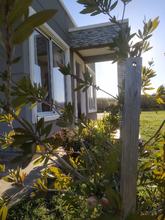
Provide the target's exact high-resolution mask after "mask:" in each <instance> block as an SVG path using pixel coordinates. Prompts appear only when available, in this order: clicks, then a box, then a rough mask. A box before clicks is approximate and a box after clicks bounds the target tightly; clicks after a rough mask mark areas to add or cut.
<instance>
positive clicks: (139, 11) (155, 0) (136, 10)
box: [63, 0, 165, 97]
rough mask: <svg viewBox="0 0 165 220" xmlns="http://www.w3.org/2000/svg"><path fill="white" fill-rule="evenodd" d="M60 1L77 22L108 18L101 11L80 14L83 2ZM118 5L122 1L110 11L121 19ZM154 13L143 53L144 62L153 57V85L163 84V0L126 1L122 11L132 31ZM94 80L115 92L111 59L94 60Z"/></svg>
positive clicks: (72, 0)
mask: <svg viewBox="0 0 165 220" xmlns="http://www.w3.org/2000/svg"><path fill="white" fill-rule="evenodd" d="M63 2H64V4H65V5H66V7H67V8H68V10H69V11H70V14H71V15H72V17H73V19H74V20H75V22H76V24H77V25H78V26H85V25H91V24H99V23H102V22H107V21H108V17H107V16H105V15H97V16H90V15H87V14H86V15H82V14H80V11H81V10H82V9H83V6H82V5H80V4H78V3H77V1H76V0H63ZM119 2H120V0H119ZM121 6H122V4H119V6H118V7H117V8H116V9H115V10H114V13H113V14H114V15H115V16H116V17H117V18H118V19H121V12H122V7H121ZM157 16H159V19H160V24H159V26H158V28H157V30H156V31H155V32H154V34H153V37H152V38H151V40H150V42H151V45H152V46H153V49H152V50H151V51H149V52H147V53H145V54H144V55H143V65H146V64H147V63H148V61H150V60H152V59H153V60H154V67H153V69H154V70H155V71H156V74H157V76H156V77H155V78H154V79H153V80H152V84H153V87H155V88H157V87H159V86H160V85H162V84H165V0H132V1H131V2H130V3H129V4H128V5H127V9H126V14H125V18H128V19H129V25H130V26H131V30H132V33H134V32H137V30H138V29H139V28H140V29H141V28H142V27H143V20H144V18H146V19H147V20H148V19H150V18H152V19H153V18H155V17H157ZM96 83H97V85H98V86H100V87H101V88H103V89H104V90H106V91H108V92H109V93H111V94H113V95H116V94H117V66H116V65H115V64H113V65H112V64H111V62H102V63H96ZM97 96H98V97H107V96H106V95H105V94H104V93H101V92H98V93H97Z"/></svg>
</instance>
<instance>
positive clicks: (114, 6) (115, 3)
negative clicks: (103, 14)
mask: <svg viewBox="0 0 165 220" xmlns="http://www.w3.org/2000/svg"><path fill="white" fill-rule="evenodd" d="M117 4H118V0H117V1H115V2H114V3H113V4H112V5H111V7H110V10H111V11H112V10H113V9H114V8H116V6H117Z"/></svg>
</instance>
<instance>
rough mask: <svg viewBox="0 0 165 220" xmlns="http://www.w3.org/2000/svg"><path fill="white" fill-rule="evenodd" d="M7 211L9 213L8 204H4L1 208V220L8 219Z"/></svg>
mask: <svg viewBox="0 0 165 220" xmlns="http://www.w3.org/2000/svg"><path fill="white" fill-rule="evenodd" d="M7 213H8V208H7V206H6V205H4V206H2V207H1V208H0V217H1V220H6V218H7Z"/></svg>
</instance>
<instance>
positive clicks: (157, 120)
mask: <svg viewBox="0 0 165 220" xmlns="http://www.w3.org/2000/svg"><path fill="white" fill-rule="evenodd" d="M163 120H165V111H157V112H156V111H150V112H149V111H146V112H142V113H141V117H140V134H141V137H142V139H143V140H145V141H146V140H148V139H149V138H150V137H152V136H153V134H154V133H155V132H156V130H157V129H158V128H159V126H160V125H161V123H162V122H163ZM162 130H165V126H164V129H162Z"/></svg>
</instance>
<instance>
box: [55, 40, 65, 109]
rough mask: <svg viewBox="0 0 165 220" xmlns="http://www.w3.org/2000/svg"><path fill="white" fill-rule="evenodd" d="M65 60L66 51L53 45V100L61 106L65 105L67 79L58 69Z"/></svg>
mask: <svg viewBox="0 0 165 220" xmlns="http://www.w3.org/2000/svg"><path fill="white" fill-rule="evenodd" d="M64 59H65V56H64V51H63V50H62V49H61V48H59V47H58V46H57V45H56V44H54V43H53V79H54V80H53V81H54V82H53V87H54V88H53V91H54V92H53V93H54V95H53V96H54V97H53V99H54V101H55V103H57V104H58V105H60V106H64V104H65V78H64V75H63V74H62V73H61V72H60V71H59V70H58V69H59V64H64V63H65V60H64Z"/></svg>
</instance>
